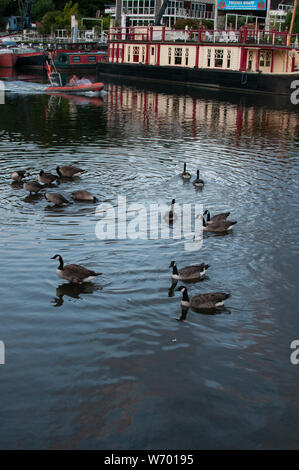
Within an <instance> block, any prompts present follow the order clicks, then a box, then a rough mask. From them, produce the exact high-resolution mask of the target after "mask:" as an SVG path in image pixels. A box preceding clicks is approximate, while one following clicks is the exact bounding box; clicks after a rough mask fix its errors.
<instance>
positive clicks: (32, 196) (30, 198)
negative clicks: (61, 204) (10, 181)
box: [23, 194, 44, 204]
mask: <svg viewBox="0 0 299 470" xmlns="http://www.w3.org/2000/svg"><path fill="white" fill-rule="evenodd" d="M43 197H44V196H43V195H42V194H29V195H28V196H26V197H24V199H23V201H24V202H30V203H31V204H36V203H37V202H38V201H40V200H41V199H42V198H43Z"/></svg>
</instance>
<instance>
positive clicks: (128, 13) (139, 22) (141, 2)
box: [116, 0, 215, 27]
mask: <svg viewBox="0 0 299 470" xmlns="http://www.w3.org/2000/svg"><path fill="white" fill-rule="evenodd" d="M165 6H166V8H165V11H164V13H163V17H162V21H161V24H164V25H166V26H169V27H172V26H173V25H174V24H175V23H176V21H177V20H178V19H181V18H183V19H196V20H211V21H214V19H215V1H214V0H191V1H183V0H171V1H169V2H167V5H165V2H163V0H116V20H117V21H118V23H119V24H120V25H123V26H150V25H154V24H155V23H156V21H157V19H158V16H159V13H160V10H161V8H162V7H163V8H164V7H165Z"/></svg>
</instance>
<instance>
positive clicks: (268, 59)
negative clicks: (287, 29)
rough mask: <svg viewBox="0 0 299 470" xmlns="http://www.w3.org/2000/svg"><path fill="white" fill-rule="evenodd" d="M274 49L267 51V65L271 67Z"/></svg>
mask: <svg viewBox="0 0 299 470" xmlns="http://www.w3.org/2000/svg"><path fill="white" fill-rule="evenodd" d="M271 59H272V51H267V52H266V67H271Z"/></svg>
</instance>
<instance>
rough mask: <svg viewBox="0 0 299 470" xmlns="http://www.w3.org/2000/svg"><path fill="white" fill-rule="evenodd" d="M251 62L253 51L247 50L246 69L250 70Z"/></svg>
mask: <svg viewBox="0 0 299 470" xmlns="http://www.w3.org/2000/svg"><path fill="white" fill-rule="evenodd" d="M252 64H253V51H249V52H248V67H247V69H248V70H252Z"/></svg>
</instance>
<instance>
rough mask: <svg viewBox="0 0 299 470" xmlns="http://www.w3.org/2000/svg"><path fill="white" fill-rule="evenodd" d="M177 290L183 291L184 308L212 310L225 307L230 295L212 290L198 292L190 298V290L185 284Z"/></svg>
mask: <svg viewBox="0 0 299 470" xmlns="http://www.w3.org/2000/svg"><path fill="white" fill-rule="evenodd" d="M176 291H181V293H182V300H181V306H182V307H183V308H189V307H191V308H194V309H196V310H211V309H215V308H218V307H223V305H224V302H225V301H226V300H227V299H228V298H229V297H230V294H226V293H225V292H210V293H208V294H196V295H194V296H193V297H192V298H191V299H189V295H188V290H187V287H185V286H179V287H178V288H177V289H176Z"/></svg>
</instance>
